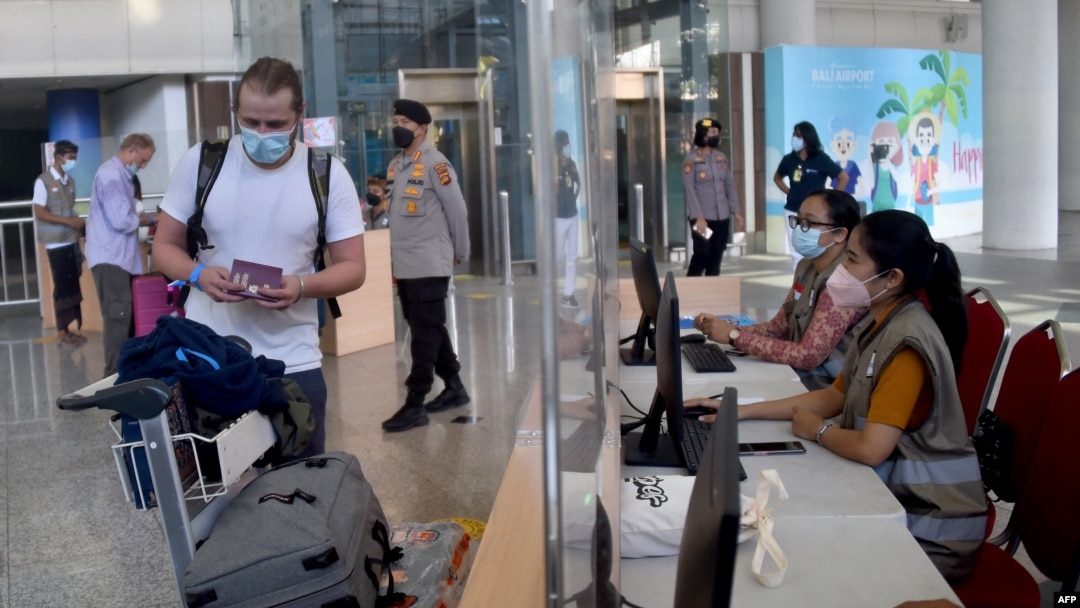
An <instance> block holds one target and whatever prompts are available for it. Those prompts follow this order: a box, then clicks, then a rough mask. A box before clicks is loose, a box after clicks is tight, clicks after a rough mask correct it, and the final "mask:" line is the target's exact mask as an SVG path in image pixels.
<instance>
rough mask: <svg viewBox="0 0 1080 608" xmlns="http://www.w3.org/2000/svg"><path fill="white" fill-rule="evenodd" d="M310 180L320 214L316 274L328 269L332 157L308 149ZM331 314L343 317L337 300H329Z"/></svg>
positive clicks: (316, 247)
mask: <svg viewBox="0 0 1080 608" xmlns="http://www.w3.org/2000/svg"><path fill="white" fill-rule="evenodd" d="M308 179H309V180H311V193H312V194H313V195H314V197H315V210H316V212H317V213H318V214H319V234H318V236H317V237H316V241H315V272H319V271H320V270H325V269H326V259H325V249H326V210H327V209H328V208H329V205H330V155H329V154H327V153H325V152H321V151H317V150H315V149H314V148H308ZM326 303H327V305H328V306H329V307H330V314H331V315H333V317H334V318H335V319H338V318H340V317H341V307H340V306H338V303H337V298H328V299H327V300H326Z"/></svg>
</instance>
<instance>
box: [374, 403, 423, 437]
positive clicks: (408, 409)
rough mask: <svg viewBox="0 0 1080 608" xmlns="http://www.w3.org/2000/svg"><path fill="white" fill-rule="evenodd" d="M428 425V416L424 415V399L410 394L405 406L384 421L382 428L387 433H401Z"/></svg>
mask: <svg viewBox="0 0 1080 608" xmlns="http://www.w3.org/2000/svg"><path fill="white" fill-rule="evenodd" d="M427 423H428V417H427V414H426V413H424V398H423V397H421V396H413V395H412V394H410V395H409V396H408V397H407V398H406V399H405V405H403V406H401V409H399V410H398V411H397V413H395V414H394V415H393V416H391V417H390V418H389V419H387V420H384V421H383V423H382V428H383V430H384V431H386V432H387V433H399V432H401V431H407V430H409V429H411V428H412V427H414V426H424V425H425V424H427Z"/></svg>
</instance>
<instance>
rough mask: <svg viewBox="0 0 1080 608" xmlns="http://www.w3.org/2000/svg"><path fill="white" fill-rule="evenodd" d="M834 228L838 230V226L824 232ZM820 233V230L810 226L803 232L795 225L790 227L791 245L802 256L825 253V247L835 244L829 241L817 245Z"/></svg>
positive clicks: (810, 256)
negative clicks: (826, 243)
mask: <svg viewBox="0 0 1080 608" xmlns="http://www.w3.org/2000/svg"><path fill="white" fill-rule="evenodd" d="M835 230H839V228H833V229H832V230H826V231H825V232H833V231H835ZM821 235H822V231H821V230H819V229H818V228H811V229H810V230H807V231H806V232H803V230H802V228H800V227H798V226H796V227H794V228H792V229H791V246H792V248H794V249H795V251H797V252H798V253H799V255H801V256H803V257H804V258H816V257H818V256H819V255H821V254H823V253H825V250H826V249H828V248H829V247H832V246H833V245H835V244H836V243H829V244H828V245H818V241H819V240H820V239H821Z"/></svg>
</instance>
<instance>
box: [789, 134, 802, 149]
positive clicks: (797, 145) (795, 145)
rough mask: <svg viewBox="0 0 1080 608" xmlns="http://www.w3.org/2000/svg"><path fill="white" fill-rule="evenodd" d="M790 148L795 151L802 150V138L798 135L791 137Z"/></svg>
mask: <svg viewBox="0 0 1080 608" xmlns="http://www.w3.org/2000/svg"><path fill="white" fill-rule="evenodd" d="M791 149H792V150H794V151H796V152H802V149H803V139H802V138H801V137H799V136H798V135H796V136H794V137H792V138H791Z"/></svg>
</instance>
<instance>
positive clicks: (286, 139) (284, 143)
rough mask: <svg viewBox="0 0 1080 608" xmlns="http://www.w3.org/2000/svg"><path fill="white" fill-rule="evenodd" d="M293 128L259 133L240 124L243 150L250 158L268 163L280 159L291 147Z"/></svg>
mask: <svg viewBox="0 0 1080 608" xmlns="http://www.w3.org/2000/svg"><path fill="white" fill-rule="evenodd" d="M295 128H296V127H293V129H295ZM293 129H289V130H288V131H272V132H270V133H259V132H258V131H256V130H255V129H249V128H247V127H243V126H242V127H240V137H241V138H242V139H243V140H244V150H245V151H246V152H247V153H248V156H250V157H251V160H253V161H255V162H257V163H263V164H267V165H270V164H273V163H276V162H277V161H279V160H281V157H283V156H285V153H286V152H288V151H289V148H291V147H292V141H291V140H292V133H293Z"/></svg>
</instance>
